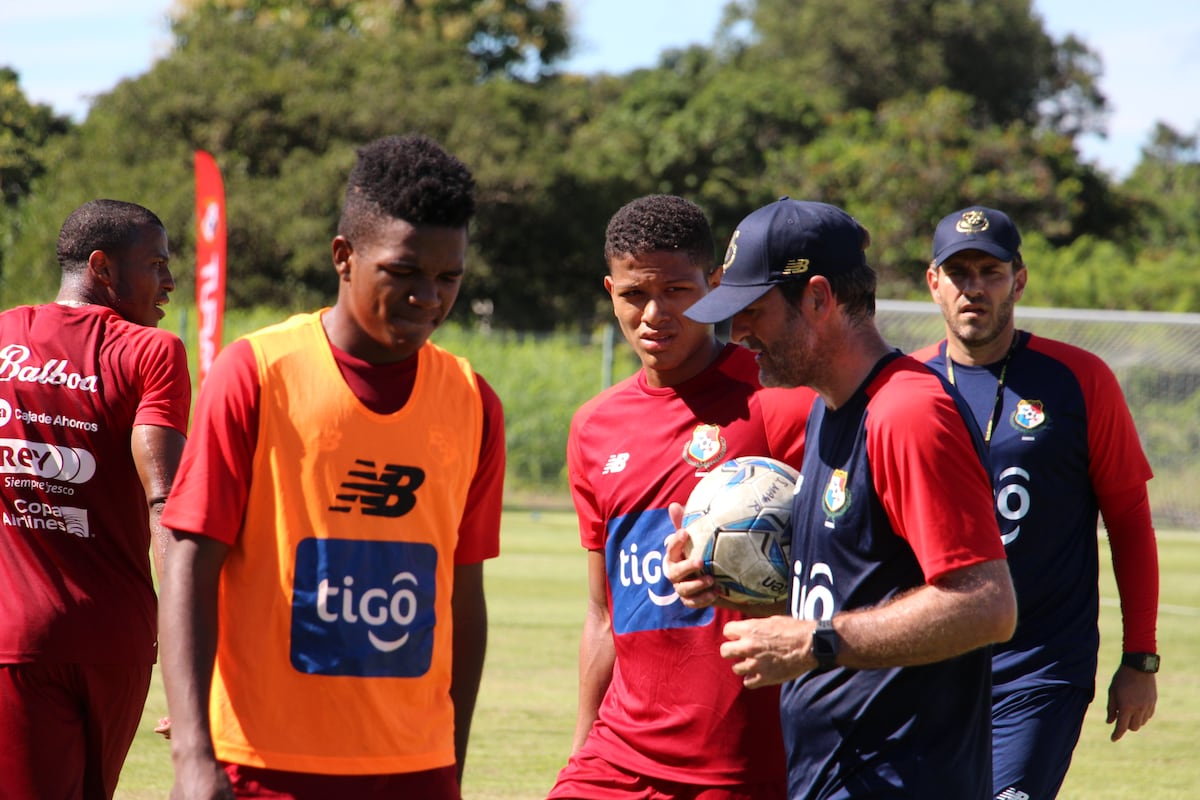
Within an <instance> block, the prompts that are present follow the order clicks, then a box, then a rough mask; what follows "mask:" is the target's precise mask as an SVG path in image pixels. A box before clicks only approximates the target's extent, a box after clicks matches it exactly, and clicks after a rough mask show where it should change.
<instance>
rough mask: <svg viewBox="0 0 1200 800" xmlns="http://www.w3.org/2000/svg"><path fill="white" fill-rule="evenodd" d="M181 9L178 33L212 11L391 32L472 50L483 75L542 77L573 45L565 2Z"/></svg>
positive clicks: (362, 2)
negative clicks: (568, 27) (567, 25)
mask: <svg viewBox="0 0 1200 800" xmlns="http://www.w3.org/2000/svg"><path fill="white" fill-rule="evenodd" d="M180 7H181V10H180V12H179V13H178V14H177V16H176V23H175V28H176V33H177V35H179V36H187V35H188V30H189V28H190V27H191V25H192V24H193V23H194V22H195V21H197V20H204V19H206V18H211V17H213V16H220V17H225V18H227V19H229V20H230V21H234V22H243V23H248V24H251V25H253V26H254V27H255V28H257V29H260V30H261V29H264V28H270V27H287V28H292V29H301V28H307V29H310V30H321V31H330V30H338V31H342V32H344V33H353V34H362V35H388V36H393V37H398V38H399V39H400V40H401V41H402V42H403V43H405V44H412V43H414V42H419V43H422V44H429V43H436V44H439V45H443V46H445V47H448V48H451V49H455V50H458V51H461V52H464V53H467V54H469V55H470V57H471V58H472V59H473V60H474V62H475V64H476V66H477V69H478V72H479V75H480V76H482V77H491V76H497V75H500V76H509V77H513V76H518V75H522V76H540V75H543V74H545V73H547V72H549V71H551V70H552V69H553V64H554V62H556V61H557V60H559V59H560V58H562V57H563V56H564V55H565V54H566V53H567V51H568V49H569V47H570V44H571V43H570V37H569V35H568V32H567V27H566V9H565V8H564V5H563V3H562V2H561V0H541V1H540V2H539V1H538V0H533V1H532V2H531V1H530V0H403V1H402V2H395V1H394V0H312V1H311V2H306V3H298V2H296V0H181V2H180Z"/></svg>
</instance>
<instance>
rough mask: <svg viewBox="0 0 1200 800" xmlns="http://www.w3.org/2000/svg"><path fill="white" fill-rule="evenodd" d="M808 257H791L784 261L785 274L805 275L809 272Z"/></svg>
mask: <svg viewBox="0 0 1200 800" xmlns="http://www.w3.org/2000/svg"><path fill="white" fill-rule="evenodd" d="M808 264H809V261H808V259H807V258H791V259H788V260H787V261H785V262H783V272H782V273H781V274H783V275H803V274H804V273H806V272H808Z"/></svg>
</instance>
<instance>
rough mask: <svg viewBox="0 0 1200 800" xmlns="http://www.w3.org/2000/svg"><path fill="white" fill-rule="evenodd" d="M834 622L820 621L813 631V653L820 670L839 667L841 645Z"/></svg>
mask: <svg viewBox="0 0 1200 800" xmlns="http://www.w3.org/2000/svg"><path fill="white" fill-rule="evenodd" d="M841 641H842V640H841V639H839V638H838V635H837V631H835V630H834V629H833V620H828V619H819V620H817V627H816V628H814V629H813V635H812V653H813V655H814V656H815V657H816V659H817V668H818V669H829V668H830V667H833V666H836V665H837V655H838V646H839V645H840V644H841Z"/></svg>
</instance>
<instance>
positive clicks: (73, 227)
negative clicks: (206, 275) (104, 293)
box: [55, 198, 167, 274]
mask: <svg viewBox="0 0 1200 800" xmlns="http://www.w3.org/2000/svg"><path fill="white" fill-rule="evenodd" d="M146 225H155V226H157V227H159V228H162V229H163V230H166V227H167V226H165V225H163V223H162V220H161V219H159V218H158V215H157V214H155V213H154V212H153V211H151V210H150V209H148V208H145V207H143V206H139V205H138V204H137V203H128V202H126V201H124V200H108V199H103V198H102V199H99V200H89V201H88V202H86V203H84V204H83V205H81V206H80V207H79V208H77V209H75V210H74V211H72V212H71V214H70V215H69V216H68V217H67V219H66V221H65V222H63V224H62V228H60V229H59V231H58V244H57V246H56V247H55V255H56V256H57V257H58V265H59V267H61V268H62V271H63V273H64V274H68V273H73V272H79V271H81V270H83V269H85V268H86V267H87V263H88V258H89V257H90V256H91V254H92V253H93V252H94V251H96V250H102V251H104V252H105V253H108V254H109V255H111V256H114V257H116V256H120V255H122V254H123V253H125V252H126V251H127V250H128V249H129V248H130V247H133V246H134V245H136V244H137V243H138V241H139V239H140V238H141V235H142V228H143V227H145V226H146Z"/></svg>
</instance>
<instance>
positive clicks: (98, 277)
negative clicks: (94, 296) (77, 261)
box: [87, 250, 116, 286]
mask: <svg viewBox="0 0 1200 800" xmlns="http://www.w3.org/2000/svg"><path fill="white" fill-rule="evenodd" d="M87 266H88V272H90V273H91V275H92V279H93V280H95V281H96V282H97V283H99V284H100V285H102V286H112V285H113V281H114V280H115V279H116V276H115V275H113V264H112V260H111V259H109V257H108V253H105V252H104V251H103V250H93V251H92V253H91V255H89V256H88V260H87Z"/></svg>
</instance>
